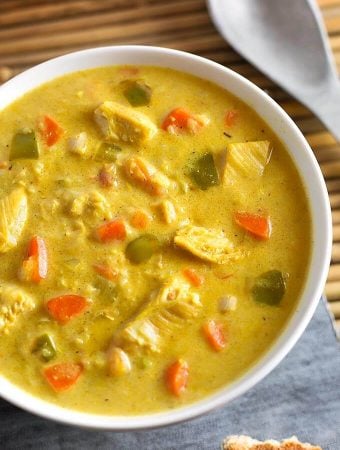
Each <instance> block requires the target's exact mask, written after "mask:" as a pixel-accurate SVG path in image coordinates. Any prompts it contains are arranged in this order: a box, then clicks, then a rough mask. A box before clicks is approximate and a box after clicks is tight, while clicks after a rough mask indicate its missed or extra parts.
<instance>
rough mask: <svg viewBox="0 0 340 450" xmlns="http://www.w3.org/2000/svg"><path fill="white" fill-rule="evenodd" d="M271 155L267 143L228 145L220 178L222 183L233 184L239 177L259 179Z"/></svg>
mask: <svg viewBox="0 0 340 450" xmlns="http://www.w3.org/2000/svg"><path fill="white" fill-rule="evenodd" d="M271 153H272V145H271V143H270V142H269V141H254V142H240V143H233V144H228V145H227V151H226V158H225V165H224V171H223V177H222V178H223V181H224V183H231V184H233V183H234V181H236V180H237V179H238V178H239V177H240V176H242V177H246V178H250V179H257V178H259V177H261V176H262V175H263V171H264V168H265V166H266V165H267V164H268V162H269V160H270V157H271Z"/></svg>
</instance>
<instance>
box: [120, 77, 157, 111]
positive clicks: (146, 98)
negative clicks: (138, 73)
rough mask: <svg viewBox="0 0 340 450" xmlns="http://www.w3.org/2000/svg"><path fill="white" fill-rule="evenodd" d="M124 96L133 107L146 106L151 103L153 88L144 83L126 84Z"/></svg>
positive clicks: (133, 82) (128, 82)
mask: <svg viewBox="0 0 340 450" xmlns="http://www.w3.org/2000/svg"><path fill="white" fill-rule="evenodd" d="M124 85H125V89H124V96H125V98H126V99H127V101H128V102H129V103H130V105H131V106H146V105H149V104H150V101H151V94H152V91H151V88H150V86H148V85H147V84H145V83H144V82H143V81H138V80H137V81H126V82H124Z"/></svg>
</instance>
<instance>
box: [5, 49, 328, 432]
mask: <svg viewBox="0 0 340 450" xmlns="http://www.w3.org/2000/svg"><path fill="white" fill-rule="evenodd" d="M133 58H134V60H135V65H141V66H143V65H153V66H161V67H168V68H172V69H175V70H179V71H182V72H187V73H190V74H193V75H196V76H198V77H200V78H203V79H205V80H208V81H211V82H213V83H215V84H217V85H219V86H220V87H222V88H224V89H227V90H228V87H225V86H222V84H221V83H222V81H220V82H217V81H216V79H219V80H225V82H226V83H227V82H228V86H234V87H236V88H237V89H239V90H240V91H242V92H244V93H243V94H242V95H244V96H246V97H247V98H244V97H242V96H241V95H240V93H239V92H238V93H236V94H234V93H233V95H235V96H236V97H238V98H240V99H241V100H242V101H243V102H244V103H246V104H247V105H248V106H250V107H251V108H253V109H255V111H256V112H257V114H258V115H259V116H260V117H264V116H266V115H267V117H265V119H264V120H265V122H266V123H267V124H268V126H269V128H270V129H271V130H273V131H274V133H275V134H277V135H278V137H279V139H280V140H281V141H282V142H283V144H284V146H285V147H286V148H287V150H288V152H289V154H290V156H291V157H292V158H293V159H294V161H295V165H296V166H298V167H297V168H298V171H299V173H300V176H302V178H303V181H304V185H305V189H306V191H307V194H308V195H309V203H310V210H311V216H312V225H313V231H312V233H313V239H312V241H313V244H312V255H311V258H310V259H311V260H310V267H309V269H308V276H307V280H306V281H305V287H304V289H303V292H302V295H301V298H300V300H299V303H298V305H297V308H296V311H294V312H293V313H292V315H291V317H290V318H289V319H288V321H287V323H286V325H285V327H284V329H283V331H282V332H281V334H280V335H279V337H278V338H277V339H276V340H275V342H274V343H273V344H272V346H271V347H270V349H269V350H267V351H266V353H264V355H263V356H262V357H261V358H260V359H259V360H258V361H257V362H256V363H255V364H254V365H253V366H251V367H250V368H249V369H248V370H247V371H246V372H245V373H244V374H243V375H242V376H241V377H240V378H238V379H237V380H235V381H234V382H232V383H230V384H228V385H227V386H225V387H223V388H220V389H219V390H217V391H215V392H214V393H212V394H210V395H208V396H206V397H204V398H203V399H201V400H199V401H196V402H194V403H190V404H188V405H185V406H182V407H178V408H175V409H173V410H165V411H161V412H156V413H149V414H141V415H124V416H115V415H112V416H111V415H100V414H92V413H84V412H80V411H77V410H73V409H72V410H71V409H68V408H63V407H60V406H58V405H57V404H54V403H50V402H47V401H45V400H41V399H40V398H38V397H35V396H33V395H32V394H30V393H28V392H26V391H25V390H24V389H22V388H20V387H18V386H16V385H14V384H12V383H11V382H10V381H8V380H7V379H6V378H4V377H3V376H2V375H0V380H1V383H0V395H1V397H3V398H4V399H5V400H7V401H9V402H11V403H12V404H14V405H16V406H18V407H20V408H22V409H24V410H26V411H29V412H31V413H34V414H37V415H39V416H42V417H44V418H48V419H52V420H55V421H57V422H61V423H64V424H69V425H77V426H80V427H86V428H92V429H103V430H117V431H118V430H137V429H148V428H156V427H160V426H164V425H170V424H174V423H178V422H183V421H186V420H189V419H192V418H194V417H197V416H200V415H202V414H204V413H207V412H208V411H211V410H213V409H215V408H217V407H220V406H222V405H225V404H227V403H229V402H230V401H232V400H233V399H235V398H236V397H238V396H239V395H242V394H243V393H245V392H246V391H247V390H249V389H250V388H252V387H253V386H254V385H255V384H257V383H258V382H259V381H261V380H262V379H263V378H264V377H265V376H267V375H268V374H269V373H270V372H271V371H272V370H273V369H274V368H275V367H276V366H277V365H278V364H279V363H280V362H281V360H282V359H283V358H284V357H285V356H286V355H287V354H288V352H289V351H290V350H291V349H292V347H293V346H294V345H295V343H296V342H297V340H298V339H299V338H300V337H301V335H302V333H303V331H304V330H305V328H306V326H307V325H308V323H309V321H310V320H311V318H312V316H313V314H314V311H315V309H316V306H317V304H318V301H319V299H320V297H321V295H322V291H323V287H324V284H325V281H326V277H327V273H328V268H329V262H330V258H331V245H332V225H331V224H332V221H331V209H330V204H329V198H328V194H327V189H326V186H325V182H324V179H323V176H322V173H321V170H320V167H319V165H318V163H317V160H316V158H315V156H314V154H313V152H312V150H311V148H310V146H309V144H308V143H307V141H306V139H305V138H304V136H303V135H302V133H301V132H300V130H299V129H298V127H297V126H296V124H295V123H294V122H293V120H292V119H291V118H290V117H289V116H288V114H287V113H286V112H285V111H284V110H283V109H282V108H281V107H280V106H279V105H278V104H277V103H276V102H275V101H274V100H273V99H272V98H271V97H269V95H267V94H266V93H265V92H263V91H262V90H261V89H260V88H258V87H257V86H256V85H254V84H253V83H251V82H250V81H249V80H247V79H246V78H244V77H243V76H241V75H239V74H237V73H236V72H234V71H232V70H231V69H229V68H227V67H224V66H222V65H220V64H218V63H216V62H213V61H210V60H208V59H206V58H203V57H200V56H197V55H194V54H190V53H187V52H183V51H179V50H174V49H168V48H162V47H154V46H142V45H117V46H107V47H95V48H90V49H86V50H81V51H77V52H72V53H68V54H66V55H63V56H59V57H57V58H53V59H51V60H48V61H46V62H44V63H41V64H39V65H37V66H34V67H33V68H31V69H28V70H26V71H25V72H23V73H21V74H19V75H17V76H16V77H14V78H12V79H11V80H9V81H8V82H7V83H5V84H3V85H2V86H0V104H3V107H4V108H5V107H6V106H7V105H8V104H10V103H12V102H13V101H14V100H15V99H18V98H20V97H21V96H22V95H23V94H24V93H26V92H29V91H30V90H31V89H32V88H34V87H36V86H39V85H41V84H43V83H44V82H47V81H50V80H52V79H55V78H58V77H59V76H61V75H63V74H66V73H71V72H76V71H79V70H83V69H86V68H95V67H103V66H108V65H124V64H127V65H128V64H133V63H132V62H131V61H132V60H133ZM111 60H112V61H111ZM120 60H122V61H124V60H126V61H127V62H125V63H124V62H122V61H120ZM103 61H106V62H109V63H103ZM110 61H111V62H110ZM117 61H118V62H117ZM152 61H154V62H153V63H152ZM230 90H231V88H230ZM252 102H253V103H252ZM255 104H256V105H257V107H256V108H255V106H254V105H255ZM261 112H262V113H261ZM274 120H276V123H274V122H273V121H274ZM293 145H294V147H293V148H294V152H295V153H293V150H292V146H293ZM301 172H302V173H301Z"/></svg>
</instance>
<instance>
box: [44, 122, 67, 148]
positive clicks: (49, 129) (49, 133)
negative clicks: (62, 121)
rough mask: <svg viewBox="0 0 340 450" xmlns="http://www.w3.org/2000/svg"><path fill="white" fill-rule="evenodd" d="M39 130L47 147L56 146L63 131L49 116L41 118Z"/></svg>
mask: <svg viewBox="0 0 340 450" xmlns="http://www.w3.org/2000/svg"><path fill="white" fill-rule="evenodd" d="M41 129H42V134H43V137H44V139H45V141H46V144H47V145H48V146H49V147H51V146H52V145H54V144H56V143H57V142H58V141H59V139H60V138H61V136H62V135H63V133H64V130H63V129H62V128H61V126H60V125H59V124H58V122H57V121H56V120H54V119H53V118H52V117H50V116H45V117H44V118H43V122H42V124H41Z"/></svg>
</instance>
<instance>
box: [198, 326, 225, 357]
mask: <svg viewBox="0 0 340 450" xmlns="http://www.w3.org/2000/svg"><path fill="white" fill-rule="evenodd" d="M202 331H203V334H204V336H205V338H206V340H207V341H208V343H209V345H210V346H211V347H212V348H213V349H214V350H215V351H217V352H219V351H221V350H222V349H223V348H224V347H225V345H226V340H225V336H224V332H223V327H222V325H221V324H219V323H216V322H215V321H214V320H208V322H206V323H205V324H204V325H203V327H202Z"/></svg>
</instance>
